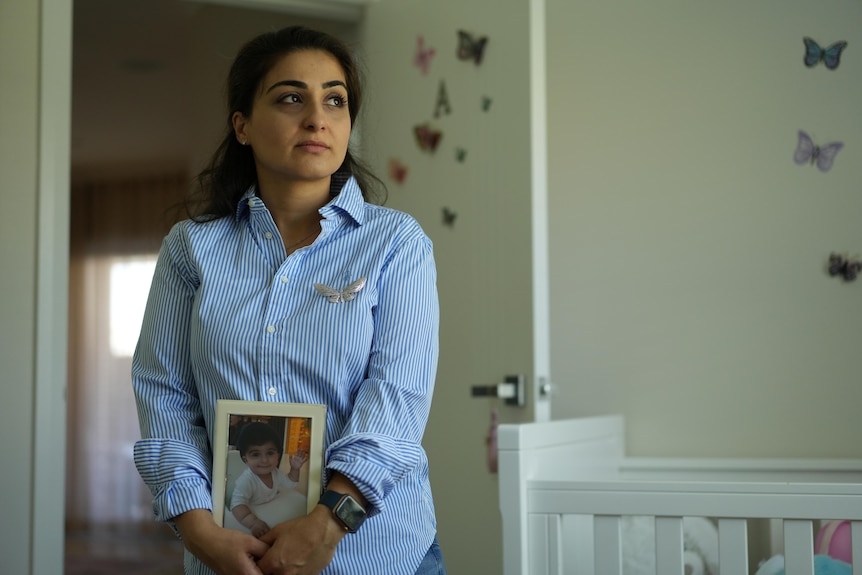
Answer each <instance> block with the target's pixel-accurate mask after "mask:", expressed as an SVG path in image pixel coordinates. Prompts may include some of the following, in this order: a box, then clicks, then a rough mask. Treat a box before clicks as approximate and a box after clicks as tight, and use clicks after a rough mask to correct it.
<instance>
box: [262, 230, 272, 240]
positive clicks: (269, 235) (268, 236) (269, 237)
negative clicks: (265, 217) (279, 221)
mask: <svg viewBox="0 0 862 575" xmlns="http://www.w3.org/2000/svg"><path fill="white" fill-rule="evenodd" d="M263 235H264V237H265V238H266V239H268V240H271V239H272V232H266V233H265V234H263Z"/></svg>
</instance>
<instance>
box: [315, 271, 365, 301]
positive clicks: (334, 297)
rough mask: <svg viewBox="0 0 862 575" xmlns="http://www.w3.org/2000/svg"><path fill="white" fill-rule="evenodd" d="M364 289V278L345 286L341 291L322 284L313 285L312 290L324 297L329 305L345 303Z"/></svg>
mask: <svg viewBox="0 0 862 575" xmlns="http://www.w3.org/2000/svg"><path fill="white" fill-rule="evenodd" d="M364 287H365V277H364V276H363V277H361V278H359V279H358V280H356V281H355V282H353V283H352V284H349V285H347V286H346V287H345V288H344V289H342V290H337V289H335V288H331V287H329V286H328V285H324V284H314V289H316V290H317V291H318V292H319V293H320V295H322V296H325V297H326V298H327V299H328V300H329V303H343V302H346V301H350V300H352V299H353V298H355V297H356V294H358V293H359V292H360V291H362V288H364Z"/></svg>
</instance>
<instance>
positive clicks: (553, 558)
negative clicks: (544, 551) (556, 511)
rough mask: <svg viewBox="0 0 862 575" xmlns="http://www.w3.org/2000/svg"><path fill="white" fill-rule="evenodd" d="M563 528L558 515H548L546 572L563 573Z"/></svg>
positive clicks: (554, 574)
mask: <svg viewBox="0 0 862 575" xmlns="http://www.w3.org/2000/svg"><path fill="white" fill-rule="evenodd" d="M562 535H563V529H562V525H561V524H560V516H559V515H548V573H552V574H553V575H563V545H562V540H561V538H562Z"/></svg>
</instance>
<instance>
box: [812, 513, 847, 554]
mask: <svg viewBox="0 0 862 575" xmlns="http://www.w3.org/2000/svg"><path fill="white" fill-rule="evenodd" d="M814 552H815V553H819V554H821V555H829V556H830V557H832V558H834V559H838V560H840V561H844V562H845V563H851V564H852V563H853V545H852V543H851V539H850V522H849V521H824V522H823V524H822V525H821V526H820V530H819V531H818V532H817V539H816V540H815V541H814Z"/></svg>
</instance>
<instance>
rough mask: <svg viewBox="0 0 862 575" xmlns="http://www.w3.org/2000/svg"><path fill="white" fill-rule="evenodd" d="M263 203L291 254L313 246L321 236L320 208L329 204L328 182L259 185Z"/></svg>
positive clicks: (261, 183) (263, 183)
mask: <svg viewBox="0 0 862 575" xmlns="http://www.w3.org/2000/svg"><path fill="white" fill-rule="evenodd" d="M258 195H259V196H260V198H261V199H262V200H263V203H264V204H265V205H266V207H267V209H268V210H269V213H270V214H271V215H272V219H273V221H274V222H275V225H276V227H277V228H278V231H279V233H280V234H281V238H282V241H283V242H284V246H285V249H286V251H287V252H288V254H290V252H292V251H294V250H296V249H299V248H300V247H303V246H305V245H308V244H310V243H311V242H313V241H314V238H315V237H317V234H318V233H319V232H320V219H321V215H320V208H322V207H323V206H325V205H326V204H327V202H329V199H330V198H329V182H328V181H326V182H324V183H321V182H291V183H289V184H287V183H282V184H280V185H277V184H274V183H272V182H258Z"/></svg>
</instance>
